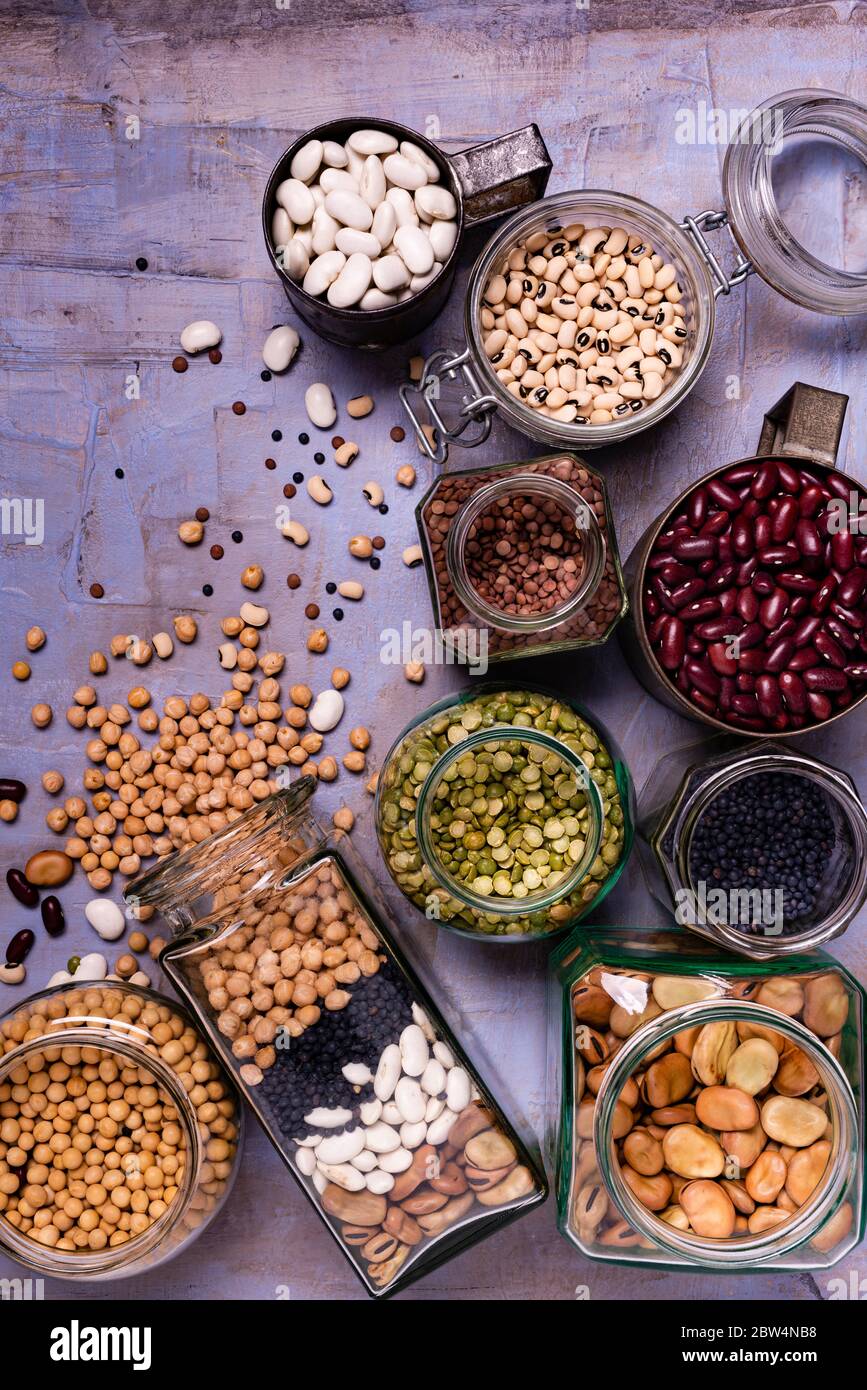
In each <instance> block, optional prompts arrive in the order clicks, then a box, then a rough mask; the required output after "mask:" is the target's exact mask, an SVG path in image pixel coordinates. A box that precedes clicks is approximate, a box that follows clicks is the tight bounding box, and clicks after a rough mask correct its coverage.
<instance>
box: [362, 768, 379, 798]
mask: <svg viewBox="0 0 867 1390" xmlns="http://www.w3.org/2000/svg"><path fill="white" fill-rule="evenodd" d="M378 783H379V773H378V772H374V773H372V774H371V776H370V777H368V779H367V786H366V787H365V788H364V790H365V791H366V792H367V793H368V794H369V795H370V796H376V788H377V785H378Z"/></svg>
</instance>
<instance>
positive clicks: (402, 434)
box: [389, 425, 406, 444]
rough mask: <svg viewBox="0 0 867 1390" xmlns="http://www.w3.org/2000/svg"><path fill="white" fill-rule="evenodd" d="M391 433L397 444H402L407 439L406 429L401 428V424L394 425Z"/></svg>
mask: <svg viewBox="0 0 867 1390" xmlns="http://www.w3.org/2000/svg"><path fill="white" fill-rule="evenodd" d="M389 435H390V436H391V438H392V439H393V440H394V442H395V444H402V443H403V441H404V440H405V439H406V430H404V429H401V427H400V425H392V427H391V429H390V430H389Z"/></svg>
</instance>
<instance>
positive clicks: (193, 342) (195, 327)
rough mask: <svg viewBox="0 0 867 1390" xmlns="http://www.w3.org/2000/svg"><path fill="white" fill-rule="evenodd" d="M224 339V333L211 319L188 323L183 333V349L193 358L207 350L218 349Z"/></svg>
mask: <svg viewBox="0 0 867 1390" xmlns="http://www.w3.org/2000/svg"><path fill="white" fill-rule="evenodd" d="M222 339H223V335H222V333H221V332H220V330H219V328H218V327H217V325H216V324H215V323H212V322H211V320H210V319H196V320H195V322H194V323H188V324H187V326H186V328H185V329H184V330H183V332H182V333H181V347H182V348H183V350H184V352H188V353H189V354H190V356H191V357H192V356H194V355H195V354H196V353H197V352H204V350H205V349H206V348H214V347H217V345H218V344H219V343H220V342H222Z"/></svg>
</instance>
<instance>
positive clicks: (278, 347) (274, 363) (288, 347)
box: [262, 323, 300, 372]
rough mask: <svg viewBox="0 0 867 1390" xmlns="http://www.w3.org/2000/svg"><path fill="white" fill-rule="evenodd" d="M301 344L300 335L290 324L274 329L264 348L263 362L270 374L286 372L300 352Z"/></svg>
mask: <svg viewBox="0 0 867 1390" xmlns="http://www.w3.org/2000/svg"><path fill="white" fill-rule="evenodd" d="M299 342H300V339H299V337H298V334H297V333H296V332H295V329H294V328H290V326H289V324H287V323H284V324H281V325H280V327H279V328H272V329H271V332H270V333H269V334H268V337H267V338H266V339H265V345H264V347H263V348H262V361H263V362H264V363H265V366H266V367H267V368H268V370H269V372H285V370H286V368H287V367H288V366H289V364H290V363H291V361H292V358H293V357H294V356H295V354H296V352H297V351H298V344H299Z"/></svg>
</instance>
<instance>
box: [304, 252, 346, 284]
mask: <svg viewBox="0 0 867 1390" xmlns="http://www.w3.org/2000/svg"><path fill="white" fill-rule="evenodd" d="M345 265H346V257H345V256H344V254H343V252H342V251H326V252H325V253H324V254H323V255H321V256H317V257H316V259H315V261H311V262H310V269H309V270H308V271H307V274H306V275H305V276H304V284H303V288H304V290H305V291H306V293H307V294H312V295H317V294H324V293H325V291H326V290H327V289H328V287H329V285H331V284H332V283H333V282H334V281H335V280H336V279H337V277H338V275H339V274H340V272H341V270H342V269H343V267H344V266H345Z"/></svg>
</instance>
